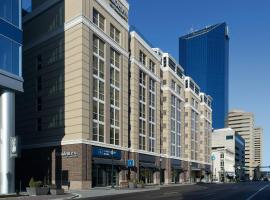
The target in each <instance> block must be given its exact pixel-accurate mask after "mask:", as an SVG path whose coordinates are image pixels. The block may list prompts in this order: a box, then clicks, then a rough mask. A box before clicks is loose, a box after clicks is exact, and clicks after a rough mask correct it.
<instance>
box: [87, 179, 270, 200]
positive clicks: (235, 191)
mask: <svg viewBox="0 0 270 200" xmlns="http://www.w3.org/2000/svg"><path fill="white" fill-rule="evenodd" d="M84 199H85V200H86V199H89V200H93V199H95V200H113V199H115V200H138V199H141V200H150V199H151V200H152V199H153V200H159V199H160V200H162V199H170V200H227V199H229V200H270V183H269V182H245V183H237V184H196V185H186V186H174V187H162V188H161V189H160V190H156V191H147V192H139V193H130V194H122V195H113V196H104V197H95V198H84Z"/></svg>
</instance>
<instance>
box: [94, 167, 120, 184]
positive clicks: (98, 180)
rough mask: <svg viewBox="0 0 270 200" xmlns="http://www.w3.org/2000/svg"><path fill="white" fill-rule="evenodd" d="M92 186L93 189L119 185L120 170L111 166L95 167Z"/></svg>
mask: <svg viewBox="0 0 270 200" xmlns="http://www.w3.org/2000/svg"><path fill="white" fill-rule="evenodd" d="M92 184H93V187H106V186H111V185H112V184H113V185H114V186H118V185H119V170H118V169H116V168H114V169H113V172H112V167H111V166H110V165H98V164H97V165H93V173H92Z"/></svg>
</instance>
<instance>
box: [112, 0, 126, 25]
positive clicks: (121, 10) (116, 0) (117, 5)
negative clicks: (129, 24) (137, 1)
mask: <svg viewBox="0 0 270 200" xmlns="http://www.w3.org/2000/svg"><path fill="white" fill-rule="evenodd" d="M110 6H111V7H112V8H113V9H114V10H115V11H116V12H117V13H118V14H119V15H120V16H121V17H122V18H123V19H124V20H125V21H128V11H127V9H126V8H125V7H124V6H123V5H122V3H121V2H120V0H110Z"/></svg>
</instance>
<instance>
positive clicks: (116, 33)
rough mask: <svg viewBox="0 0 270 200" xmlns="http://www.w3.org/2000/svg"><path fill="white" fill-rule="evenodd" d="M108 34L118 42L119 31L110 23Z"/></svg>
mask: <svg viewBox="0 0 270 200" xmlns="http://www.w3.org/2000/svg"><path fill="white" fill-rule="evenodd" d="M110 36H111V38H112V39H113V40H114V41H115V42H117V43H118V44H119V43H120V31H119V30H118V29H117V28H115V27H114V26H113V25H112V24H111V26H110Z"/></svg>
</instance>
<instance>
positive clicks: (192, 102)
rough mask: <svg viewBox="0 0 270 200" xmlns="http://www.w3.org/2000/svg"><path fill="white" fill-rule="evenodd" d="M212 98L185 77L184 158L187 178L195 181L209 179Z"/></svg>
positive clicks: (190, 79)
mask: <svg viewBox="0 0 270 200" xmlns="http://www.w3.org/2000/svg"><path fill="white" fill-rule="evenodd" d="M211 102H212V98H211V97H210V96H208V95H206V94H203V93H200V88H199V86H198V85H197V84H196V83H195V82H194V81H193V80H192V78H190V77H185V109H184V110H185V147H184V149H185V150H184V152H185V154H184V158H186V159H188V160H189V161H190V162H189V172H190V174H189V176H190V177H189V178H190V181H191V182H196V181H198V180H200V179H202V178H205V179H206V180H209V175H210V173H211V162H210V152H211V151H210V147H211V133H212V109H211Z"/></svg>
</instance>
